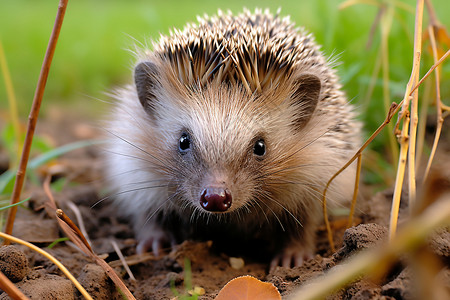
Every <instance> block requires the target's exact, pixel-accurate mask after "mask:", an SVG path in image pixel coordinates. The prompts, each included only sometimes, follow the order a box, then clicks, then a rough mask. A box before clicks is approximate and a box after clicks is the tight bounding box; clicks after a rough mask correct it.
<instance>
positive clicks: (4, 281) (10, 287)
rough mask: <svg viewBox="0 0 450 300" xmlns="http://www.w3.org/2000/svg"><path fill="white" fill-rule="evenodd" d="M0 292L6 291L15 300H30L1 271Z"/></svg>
mask: <svg viewBox="0 0 450 300" xmlns="http://www.w3.org/2000/svg"><path fill="white" fill-rule="evenodd" d="M0 290H2V291H4V292H5V293H6V294H8V296H10V297H11V298H12V299H14V300H29V298H28V297H27V296H25V295H24V294H23V293H22V292H21V291H20V290H19V289H18V288H17V287H16V286H15V285H14V283H12V282H11V280H9V278H8V277H6V276H5V274H3V272H2V271H0Z"/></svg>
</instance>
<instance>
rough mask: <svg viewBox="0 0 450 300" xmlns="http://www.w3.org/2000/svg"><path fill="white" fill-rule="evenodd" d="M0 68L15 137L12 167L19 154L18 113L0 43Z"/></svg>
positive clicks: (0, 43) (15, 164)
mask: <svg viewBox="0 0 450 300" xmlns="http://www.w3.org/2000/svg"><path fill="white" fill-rule="evenodd" d="M0 66H1V68H2V73H3V79H4V81H5V87H6V94H7V95H8V97H7V98H8V104H9V116H10V118H11V122H12V126H13V131H14V136H15V141H16V143H15V150H16V151H15V152H13V153H11V155H15V156H13V157H12V158H11V161H12V162H13V166H17V153H19V152H20V148H21V141H20V123H19V113H18V112H17V99H16V95H15V93H14V87H13V83H12V80H11V74H10V72H9V69H8V63H7V61H6V56H5V52H4V51H3V45H2V42H1V41H0Z"/></svg>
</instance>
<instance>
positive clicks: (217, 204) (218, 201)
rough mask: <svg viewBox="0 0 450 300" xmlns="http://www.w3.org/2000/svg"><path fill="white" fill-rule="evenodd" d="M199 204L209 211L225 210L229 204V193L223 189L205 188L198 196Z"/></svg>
mask: <svg viewBox="0 0 450 300" xmlns="http://www.w3.org/2000/svg"><path fill="white" fill-rule="evenodd" d="M200 205H201V206H202V207H203V208H204V209H205V210H207V211H211V212H224V211H227V210H228V209H229V208H230V206H231V194H230V193H229V192H228V191H225V190H224V189H214V188H206V189H204V190H203V193H202V195H201V197H200Z"/></svg>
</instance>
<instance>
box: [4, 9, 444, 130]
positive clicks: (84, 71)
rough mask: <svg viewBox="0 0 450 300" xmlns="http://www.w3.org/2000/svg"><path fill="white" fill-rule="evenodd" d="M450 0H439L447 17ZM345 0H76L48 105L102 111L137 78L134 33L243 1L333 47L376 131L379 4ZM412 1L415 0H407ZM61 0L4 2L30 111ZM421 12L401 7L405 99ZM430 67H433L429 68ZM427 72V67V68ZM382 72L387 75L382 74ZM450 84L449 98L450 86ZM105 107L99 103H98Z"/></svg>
mask: <svg viewBox="0 0 450 300" xmlns="http://www.w3.org/2000/svg"><path fill="white" fill-rule="evenodd" d="M447 1H448V0H433V3H434V5H435V7H436V11H437V13H438V16H439V17H440V20H441V21H442V22H444V25H447V27H449V24H450V19H449V18H447V16H448V13H449V12H450V11H448V9H447ZM342 2H343V1H339V0H318V1H268V0H259V1H245V3H243V2H242V1H237V0H229V1H206V0H204V1H170V0H167V1H117V0H116V1H114V0H109V1H92V0H77V1H75V0H71V1H69V6H68V9H67V13H66V19H65V23H64V24H63V28H62V32H61V37H60V40H59V44H58V46H57V49H56V54H55V57H54V61H53V66H52V69H51V72H50V76H49V79H48V84H47V89H46V92H45V95H44V97H45V98H44V107H43V113H44V114H45V107H46V106H47V105H51V103H54V102H55V101H57V102H58V103H63V104H68V105H71V106H72V107H74V108H75V109H84V110H85V112H86V113H88V114H89V113H90V114H94V113H95V114H97V113H98V111H99V110H102V109H103V107H102V106H101V105H100V101H96V100H93V98H99V99H107V97H106V96H104V92H105V91H108V90H109V89H110V88H111V87H115V86H120V85H123V84H126V83H128V82H130V81H131V66H132V64H133V56H132V54H131V53H130V52H128V51H127V50H126V49H127V48H130V45H131V44H132V43H133V39H136V40H137V41H139V42H143V43H145V41H147V40H149V39H150V38H154V39H158V37H159V34H160V33H163V34H165V33H168V31H169V29H170V28H173V27H178V28H179V27H182V26H183V25H184V24H185V23H186V22H193V21H195V20H196V16H197V15H201V14H203V13H208V14H214V13H216V12H217V9H218V8H221V9H222V10H228V9H230V10H232V11H233V12H239V11H241V10H242V7H243V5H245V6H246V7H247V8H249V9H251V10H253V9H254V8H255V7H262V8H265V7H268V8H270V9H271V10H272V11H276V9H277V8H278V7H281V14H282V15H287V14H289V15H291V19H292V20H294V21H295V22H296V23H297V24H298V25H301V26H304V27H306V28H307V29H308V30H309V31H311V32H313V33H314V34H315V36H316V38H317V41H318V42H319V43H320V44H322V45H323V48H322V49H323V51H324V52H325V54H326V55H334V56H335V57H337V58H338V61H339V62H340V64H339V65H338V66H337V68H338V71H339V74H340V76H341V79H342V83H343V84H344V89H345V90H346V91H347V94H348V96H349V98H350V99H353V100H352V101H353V102H354V103H356V104H357V105H359V106H361V108H360V109H361V110H362V119H364V121H365V122H366V124H367V129H368V131H369V132H370V131H372V130H373V129H374V128H375V127H376V126H377V125H378V124H380V123H381V122H382V120H383V119H384V115H385V113H384V110H383V105H382V93H381V91H382V89H381V86H382V82H381V79H380V80H378V81H377V86H376V88H375V91H374V95H373V97H372V99H371V102H370V103H369V105H368V106H364V105H362V104H360V103H361V100H362V98H364V96H365V94H366V91H367V85H368V83H369V81H370V76H371V74H372V70H373V68H374V65H375V61H376V55H377V52H378V46H379V42H380V38H379V31H378V30H377V32H376V34H375V38H374V41H373V43H372V47H371V48H370V49H366V43H367V41H368V39H369V31H370V27H371V24H372V22H373V20H374V18H375V15H376V13H377V8H376V7H374V6H369V5H361V4H360V5H356V6H352V7H350V8H347V9H344V10H338V5H339V4H340V3H342ZM404 2H406V3H408V4H409V5H410V6H411V7H414V5H415V1H412V0H409V1H407V0H405V1H404ZM57 4H58V0H53V1H49V0H40V1H26V0H14V1H5V0H3V1H2V2H1V5H0V6H1V9H0V39H1V41H2V42H3V45H4V49H5V54H6V58H7V59H8V65H9V69H10V71H11V74H12V79H13V83H14V88H15V91H16V94H17V99H18V102H19V111H20V114H21V116H22V117H23V118H25V116H26V115H27V114H28V111H29V107H30V103H31V100H32V98H33V94H34V90H35V86H36V81H37V78H38V75H39V70H40V67H41V63H42V58H43V55H44V52H45V49H46V46H47V42H48V39H49V35H50V31H51V28H52V25H53V22H54V18H55V14H56V8H57ZM413 30H414V16H413V13H411V12H406V11H404V10H396V15H395V20H394V23H393V26H392V32H391V35H390V37H389V45H390V47H389V50H390V54H389V55H390V61H389V62H390V83H391V84H390V92H391V97H392V99H393V100H397V101H398V100H399V99H400V98H401V97H402V96H403V93H404V88H405V86H406V83H407V81H408V79H409V74H410V70H411V61H412V54H413V53H412V43H413V40H412V39H413ZM423 71H426V70H425V69H423ZM422 73H424V72H422ZM380 76H381V75H380ZM449 77H450V64H446V66H445V67H444V73H443V81H445V80H448V79H450V78H449ZM449 88H450V87H448V85H447V87H446V86H445V85H443V90H442V95H443V98H444V99H445V98H448V96H449V94H450V91H449ZM0 100H1V101H0V109H1V110H6V105H7V101H6V91H5V87H4V83H3V80H0ZM99 106H100V107H101V108H100V109H99V108H98V107H99Z"/></svg>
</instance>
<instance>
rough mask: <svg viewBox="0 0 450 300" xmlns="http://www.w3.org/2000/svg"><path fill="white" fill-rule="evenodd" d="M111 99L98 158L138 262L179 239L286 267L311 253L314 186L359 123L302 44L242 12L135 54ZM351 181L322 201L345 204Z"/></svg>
mask: <svg viewBox="0 0 450 300" xmlns="http://www.w3.org/2000/svg"><path fill="white" fill-rule="evenodd" d="M137 60H138V61H137V63H136V66H135V68H134V81H135V83H134V85H130V86H127V87H125V88H123V89H120V90H118V91H117V92H116V94H115V97H116V98H117V103H116V105H115V107H114V109H113V112H112V113H111V117H110V119H109V122H108V125H107V128H108V131H109V132H110V133H111V144H110V146H109V147H110V149H109V150H110V151H108V153H107V155H106V163H107V168H106V169H107V173H108V175H109V176H110V178H111V183H110V184H111V187H112V188H114V189H115V190H116V198H115V200H114V201H115V204H116V205H117V206H118V210H119V211H120V212H121V213H122V214H123V215H124V216H126V217H128V218H129V219H130V221H131V223H132V224H133V226H134V230H135V232H136V238H137V240H138V242H139V243H138V246H137V251H138V252H140V253H142V252H145V251H153V252H154V253H155V254H156V255H158V254H160V253H161V249H162V248H163V247H165V246H170V245H171V246H174V245H176V244H177V243H180V242H182V241H183V240H185V239H203V240H213V244H214V245H215V246H217V247H219V249H222V248H223V249H224V250H225V249H227V251H229V252H230V253H233V252H234V253H237V255H240V254H243V255H245V254H248V255H254V256H255V257H256V256H257V257H261V258H264V259H268V260H269V259H271V267H274V266H277V265H282V266H298V265H301V264H302V263H303V262H304V260H306V259H310V258H312V257H313V255H314V250H315V249H314V247H315V246H314V244H315V231H316V229H317V226H318V224H319V223H320V221H321V217H320V207H321V192H322V190H323V188H324V186H325V184H326V182H327V180H328V179H329V178H330V177H331V176H332V175H333V174H334V173H335V172H336V171H337V170H338V169H339V168H340V167H341V166H342V165H344V164H345V162H346V161H347V160H348V159H349V158H350V157H351V156H352V155H353V154H354V153H355V151H356V150H357V148H358V146H359V142H360V124H359V122H357V121H356V120H355V113H354V111H353V107H352V106H351V105H350V104H349V103H348V102H347V100H346V96H345V94H344V93H343V92H342V91H341V86H340V84H339V82H338V78H337V75H336V72H335V70H333V69H332V67H331V65H330V63H329V61H327V59H326V58H325V56H324V55H323V54H322V53H321V51H320V48H319V46H318V45H317V44H316V43H315V41H314V38H313V36H312V35H311V34H308V33H306V32H305V30H304V29H302V28H297V27H295V24H294V23H293V22H291V21H290V20H289V18H288V17H284V18H281V17H279V16H278V14H277V15H272V14H271V13H270V12H269V11H261V10H256V11H255V12H254V13H252V12H250V11H248V10H245V11H244V12H243V13H241V14H239V15H233V14H231V13H222V12H220V11H219V13H218V15H217V16H213V17H208V16H205V17H203V18H199V20H198V23H196V24H190V25H187V26H186V27H185V28H184V30H182V31H180V30H174V31H173V32H171V33H170V35H168V36H162V37H161V38H160V41H159V43H154V45H153V50H148V49H142V50H137ZM353 178H354V169H351V168H350V169H349V170H347V171H346V172H344V173H343V174H341V175H340V176H338V177H337V179H336V180H335V181H334V183H333V184H332V186H331V188H330V192H329V193H328V198H329V199H330V201H329V202H332V204H334V205H342V203H344V202H345V201H347V200H349V199H350V198H351V194H352V191H353V180H354V179H353Z"/></svg>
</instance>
